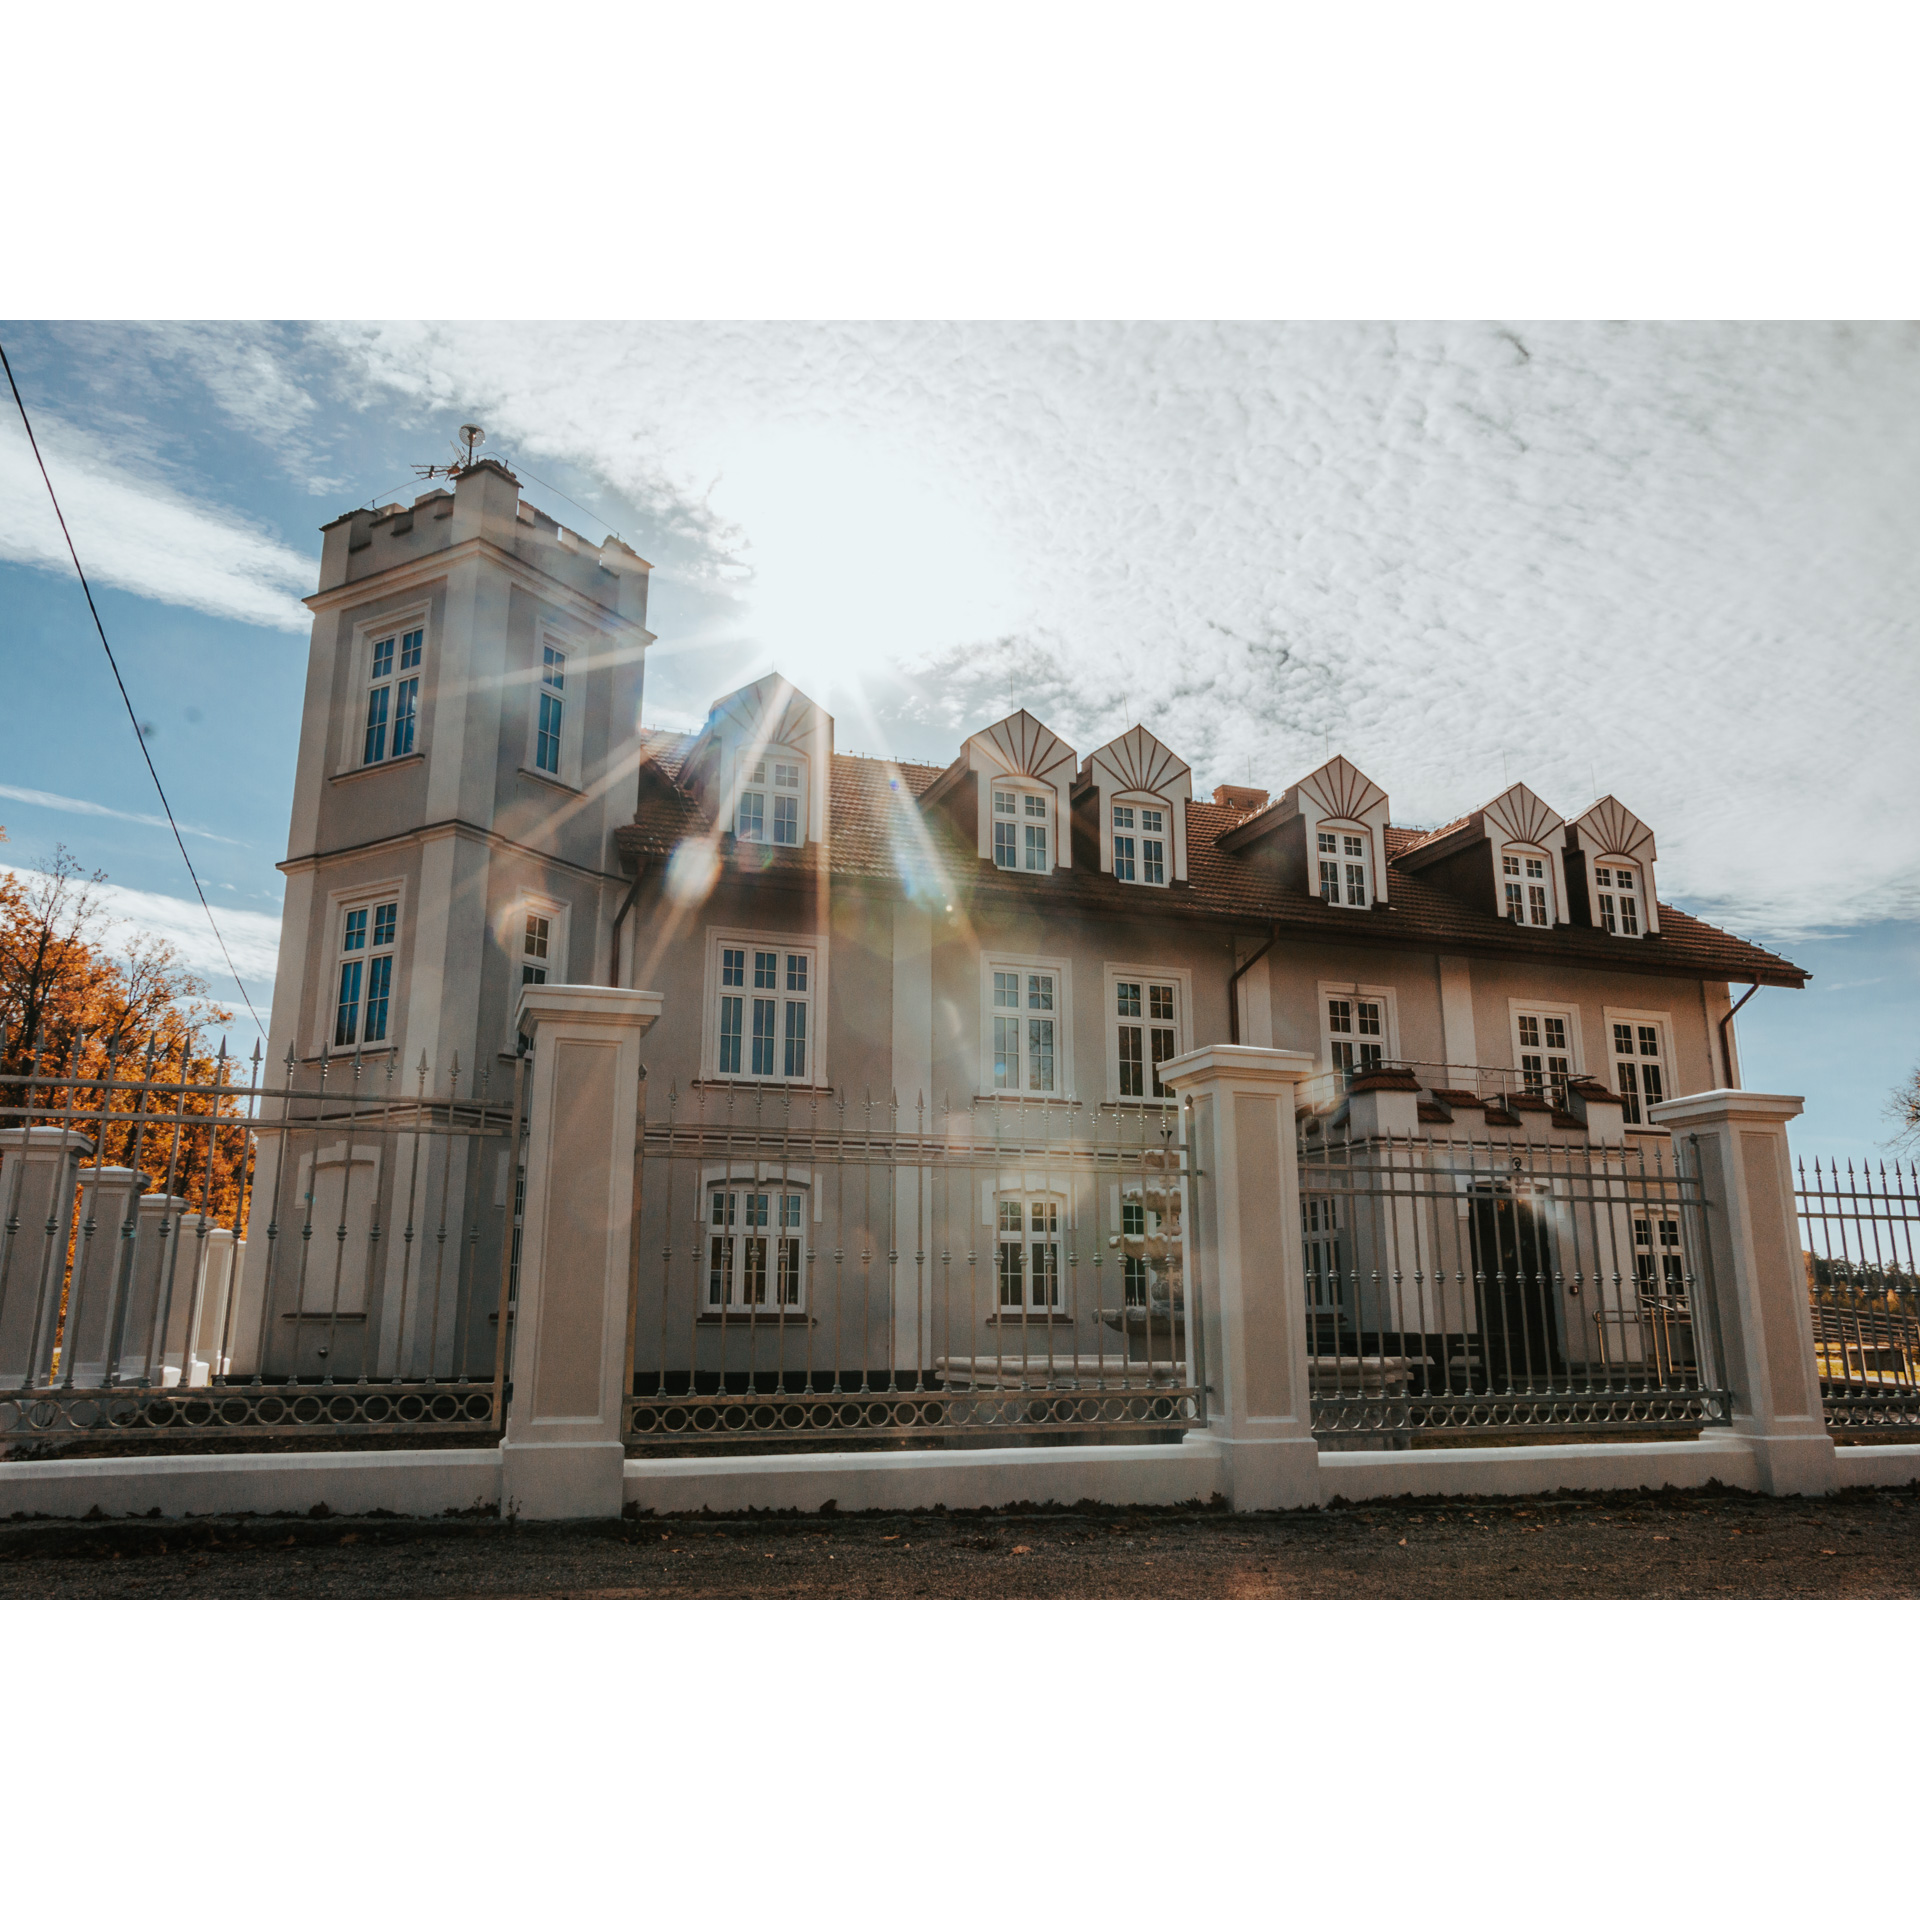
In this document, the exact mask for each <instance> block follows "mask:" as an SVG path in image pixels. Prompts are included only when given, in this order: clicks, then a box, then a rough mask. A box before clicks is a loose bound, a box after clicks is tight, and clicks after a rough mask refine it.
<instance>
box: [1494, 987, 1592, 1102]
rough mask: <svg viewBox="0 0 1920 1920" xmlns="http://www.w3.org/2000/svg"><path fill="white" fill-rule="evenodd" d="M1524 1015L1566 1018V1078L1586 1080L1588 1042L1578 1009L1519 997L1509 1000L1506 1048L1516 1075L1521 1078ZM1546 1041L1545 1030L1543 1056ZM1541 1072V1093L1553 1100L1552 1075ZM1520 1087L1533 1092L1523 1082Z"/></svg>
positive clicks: (1542, 1037) (1557, 1018)
mask: <svg viewBox="0 0 1920 1920" xmlns="http://www.w3.org/2000/svg"><path fill="white" fill-rule="evenodd" d="M1523 1013H1530V1014H1535V1015H1539V1016H1541V1017H1543V1018H1552V1019H1556V1020H1560V1019H1563V1020H1565V1021H1566V1023H1567V1053H1568V1056H1569V1065H1568V1068H1567V1078H1568V1079H1569V1080H1579V1079H1583V1078H1584V1077H1585V1075H1586V1071H1587V1053H1586V1043H1585V1039H1584V1036H1583V1034H1582V1032H1581V1025H1582V1022H1581V1018H1580V1009H1579V1007H1578V1006H1575V1005H1572V1004H1570V1003H1564V1002H1561V1001H1558V1000H1532V999H1523V998H1518V997H1513V998H1509V999H1508V1001H1507V1045H1508V1046H1509V1047H1510V1048H1511V1049H1512V1052H1511V1054H1510V1055H1509V1060H1510V1064H1511V1066H1512V1070H1513V1072H1514V1073H1515V1075H1519V1074H1520V1073H1521V1072H1522V1071H1523V1069H1522V1067H1521V1065H1520V1053H1521V1047H1520V1016H1521V1015H1522V1014H1523ZM1545 1039H1546V1035H1545V1033H1544V1031H1543V1032H1542V1034H1541V1040H1542V1045H1541V1048H1540V1051H1541V1053H1542V1054H1544V1053H1545V1052H1546V1051H1547V1049H1546V1046H1545V1044H1544V1043H1545ZM1542 1073H1543V1079H1542V1084H1541V1089H1540V1090H1541V1091H1542V1092H1543V1093H1546V1095H1547V1097H1548V1098H1549V1099H1551V1098H1552V1093H1551V1091H1550V1089H1551V1087H1552V1084H1553V1076H1552V1074H1551V1073H1549V1072H1547V1071H1546V1070H1545V1069H1544V1068H1543V1069H1542ZM1518 1084H1519V1086H1520V1088H1521V1090H1522V1091H1525V1092H1532V1091H1533V1089H1532V1088H1530V1087H1527V1086H1526V1085H1525V1083H1524V1082H1519V1083H1518Z"/></svg>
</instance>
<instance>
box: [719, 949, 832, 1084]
mask: <svg viewBox="0 0 1920 1920" xmlns="http://www.w3.org/2000/svg"><path fill="white" fill-rule="evenodd" d="M709 969H710V973H711V976H712V979H713V982H714V986H713V990H712V995H711V999H710V1002H709V1019H708V1039H707V1071H708V1072H709V1073H710V1074H711V1075H712V1076H713V1077H714V1078H715V1079H718V1080H773V1081H785V1082H789V1083H793V1084H797V1085H803V1086H819V1085H824V1084H825V1081H824V1075H823V1072H822V1066H821V1061H820V1054H819V1046H818V1036H817V1031H816V1025H815V1019H814V1010H815V1007H816V1005H824V1004H825V995H824V993H823V991H822V987H821V982H820V978H819V971H820V969H819V949H818V944H817V943H816V942H814V941H810V940H809V941H794V940H787V939H782V940H767V939H764V938H759V939H756V938H754V937H753V936H751V935H745V934H716V935H714V936H713V943H712V946H711V948H710V953H709Z"/></svg>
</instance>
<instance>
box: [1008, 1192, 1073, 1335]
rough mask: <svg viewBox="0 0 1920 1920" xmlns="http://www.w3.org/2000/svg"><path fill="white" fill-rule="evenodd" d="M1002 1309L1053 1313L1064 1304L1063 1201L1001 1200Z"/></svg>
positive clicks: (1014, 1311) (1022, 1312) (1017, 1311)
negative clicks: (1061, 1284)
mask: <svg viewBox="0 0 1920 1920" xmlns="http://www.w3.org/2000/svg"><path fill="white" fill-rule="evenodd" d="M999 1274H1000V1310H1001V1311H1002V1312H1003V1313H1007V1312H1012V1313H1020V1314H1025V1313H1030V1312H1031V1313H1051V1312H1052V1311H1053V1310H1054V1309H1055V1308H1056V1307H1058V1306H1059V1304H1060V1202H1059V1201H1058V1200H1056V1199H1052V1198H1042V1199H1034V1198H1030V1197H1026V1196H1022V1197H1020V1198H1016V1199H1009V1200H1002V1201H1001V1202H1000V1233H999Z"/></svg>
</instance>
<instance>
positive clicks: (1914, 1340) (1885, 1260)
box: [1794, 1160, 1920, 1429]
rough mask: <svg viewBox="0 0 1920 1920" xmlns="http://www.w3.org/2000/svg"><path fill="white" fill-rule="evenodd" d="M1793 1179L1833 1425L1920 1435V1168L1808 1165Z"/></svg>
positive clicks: (1823, 1394) (1817, 1360) (1906, 1164)
mask: <svg viewBox="0 0 1920 1920" xmlns="http://www.w3.org/2000/svg"><path fill="white" fill-rule="evenodd" d="M1795 1176H1796V1177H1795V1180H1794V1192H1795V1197H1796V1199H1797V1201H1798V1203H1799V1211H1800V1237H1801V1240H1802V1242H1803V1243H1804V1257H1805V1259H1806V1264H1807V1292H1808V1296H1809V1300H1810V1304H1811V1306H1812V1312H1813V1348H1814V1364H1815V1366H1816V1367H1817V1369H1818V1371H1819V1374H1820V1398H1821V1400H1822V1402H1823V1403H1824V1405H1825V1407H1826V1414H1827V1425H1828V1426H1829V1427H1830V1428H1843V1429H1853V1428H1860V1429H1871V1428H1875V1427H1879V1428H1911V1427H1920V1277H1916V1271H1915V1266H1914V1258H1915V1253H1916V1243H1917V1242H1920V1168H1916V1167H1915V1166H1914V1165H1913V1164H1912V1163H1911V1162H1910V1161H1900V1160H1896V1161H1893V1162H1892V1163H1888V1162H1886V1161H1881V1162H1880V1163H1879V1164H1878V1165H1877V1166H1869V1165H1866V1164H1864V1163H1863V1164H1861V1165H1859V1166H1857V1167H1856V1166H1855V1165H1854V1163H1853V1162H1852V1161H1851V1160H1849V1161H1847V1162H1846V1163H1845V1165H1844V1166H1843V1165H1841V1164H1840V1163H1838V1162H1835V1161H1827V1162H1825V1163H1823V1162H1821V1161H1819V1160H1815V1161H1814V1162H1813V1165H1812V1168H1811V1170H1809V1168H1808V1166H1807V1163H1806V1162H1805V1161H1804V1160H1802V1161H1801V1162H1799V1163H1798V1165H1797V1166H1796V1168H1795Z"/></svg>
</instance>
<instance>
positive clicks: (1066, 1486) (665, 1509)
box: [626, 1435, 1222, 1513]
mask: <svg viewBox="0 0 1920 1920" xmlns="http://www.w3.org/2000/svg"><path fill="white" fill-rule="evenodd" d="M1220 1464H1221V1463H1220V1449H1219V1447H1218V1446H1217V1445H1216V1444H1215V1443H1214V1442H1213V1441H1211V1440H1209V1439H1207V1438H1205V1437H1204V1436H1202V1435H1195V1436H1194V1437H1193V1438H1191V1439H1189V1440H1187V1441H1185V1442H1183V1443H1182V1444H1181V1445H1179V1446H1143V1447H983V1448H980V1449H978V1450H974V1451H963V1450H960V1449H955V1450H954V1451H952V1452H937V1453H814V1454H794V1455H790V1456H783V1457H780V1458H776V1459H770V1458H766V1457H760V1458H753V1457H748V1458H744V1459H738V1460H729V1459H706V1460H629V1461H628V1462H627V1471H626V1498H627V1504H628V1506H630V1507H632V1506H637V1507H638V1508H639V1509H640V1510H641V1511H642V1512H643V1513H701V1512H711V1513H744V1512H745V1511H746V1510H747V1509H748V1508H752V1507H757V1508H760V1509H762V1510H771V1511H774V1512H785V1511H788V1510H791V1509H795V1508H797V1509H799V1511H801V1512H802V1513H816V1512H818V1511H819V1509H820V1508H821V1507H822V1506H824V1505H825V1504H826V1502H827V1501H829V1500H831V1501H832V1502H833V1503H834V1504H835V1506H836V1507H837V1508H838V1509H839V1511H840V1512H842V1513H860V1512H875V1511H878V1512H886V1511H888V1510H904V1511H908V1512H917V1511H918V1510H919V1509H921V1508H923V1507H945V1508H947V1509H948V1510H949V1511H964V1510H966V1509H970V1508H973V1507H1004V1506H1010V1505H1012V1504H1013V1503H1014V1502H1015V1501H1020V1500H1028V1501H1032V1502H1034V1503H1035V1504H1036V1505H1044V1504H1045V1503H1046V1502H1048V1501H1054V1502H1057V1503H1058V1504H1059V1505H1061V1506H1071V1505H1072V1504H1073V1503H1074V1502H1075V1501H1076V1500H1098V1501H1100V1502H1102V1503H1103V1504H1104V1505H1107V1506H1115V1507H1124V1506H1151V1507H1163V1506H1164V1507H1172V1506H1179V1505H1181V1504H1182V1503H1183V1502H1185V1501H1188V1500H1211V1499H1212V1498H1213V1496H1214V1494H1215V1493H1216V1492H1219V1491H1222V1485H1221V1473H1220Z"/></svg>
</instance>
